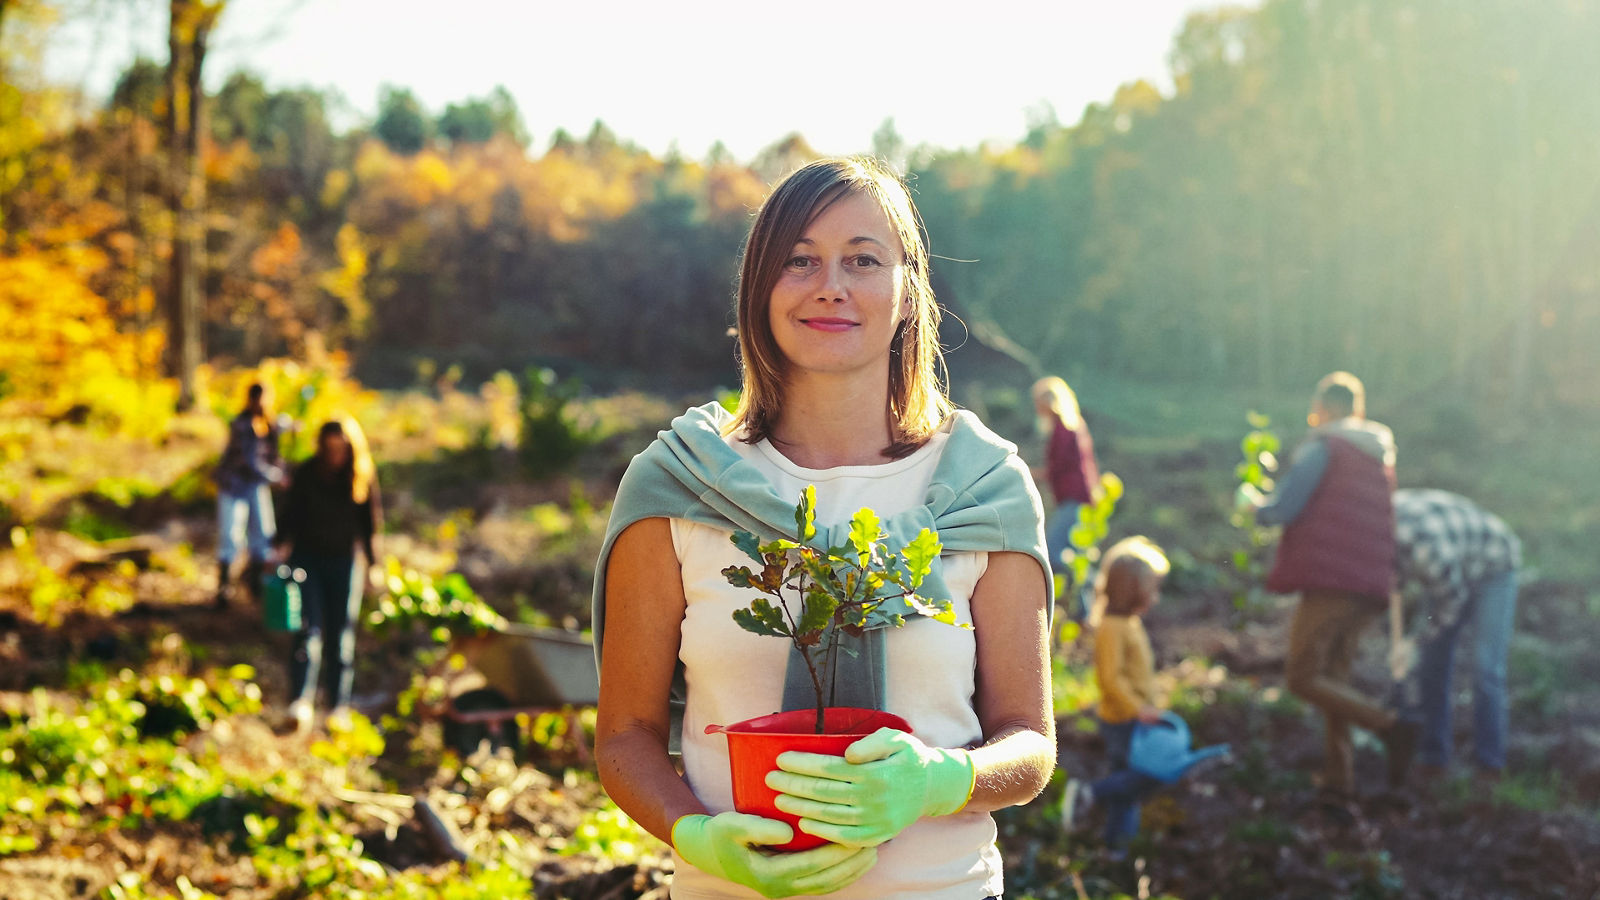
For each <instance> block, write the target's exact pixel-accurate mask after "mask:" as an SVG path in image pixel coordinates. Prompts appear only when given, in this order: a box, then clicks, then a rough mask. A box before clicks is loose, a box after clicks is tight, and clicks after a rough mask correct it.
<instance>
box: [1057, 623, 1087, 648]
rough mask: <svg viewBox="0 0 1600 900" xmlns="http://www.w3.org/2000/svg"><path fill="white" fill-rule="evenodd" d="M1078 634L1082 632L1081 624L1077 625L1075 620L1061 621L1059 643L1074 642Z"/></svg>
mask: <svg viewBox="0 0 1600 900" xmlns="http://www.w3.org/2000/svg"><path fill="white" fill-rule="evenodd" d="M1080 634H1083V626H1082V625H1079V624H1078V623H1077V622H1074V621H1072V620H1071V619H1068V620H1067V621H1065V622H1062V623H1061V643H1063V644H1071V643H1074V642H1076V641H1077V640H1078V636H1079V635H1080Z"/></svg>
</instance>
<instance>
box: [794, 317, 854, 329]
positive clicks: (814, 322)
mask: <svg viewBox="0 0 1600 900" xmlns="http://www.w3.org/2000/svg"><path fill="white" fill-rule="evenodd" d="M800 323H801V324H802V325H805V326H806V327H808V328H815V329H816V330H817V331H849V330H850V329H852V328H859V327H860V326H861V323H860V322H852V321H851V320H849V319H840V318H837V317H834V316H813V317H811V318H808V319H801V320H800Z"/></svg>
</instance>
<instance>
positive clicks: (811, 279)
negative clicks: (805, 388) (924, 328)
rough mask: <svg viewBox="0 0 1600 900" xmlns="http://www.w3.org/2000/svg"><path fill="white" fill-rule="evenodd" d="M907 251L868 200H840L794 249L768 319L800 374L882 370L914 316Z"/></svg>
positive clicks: (850, 197) (858, 196)
mask: <svg viewBox="0 0 1600 900" xmlns="http://www.w3.org/2000/svg"><path fill="white" fill-rule="evenodd" d="M903 256H904V253H903V251H902V249H901V246H900V239H899V237H898V236H897V235H896V233H895V230H894V227H893V226H892V225H891V224H890V222H889V217H888V216H887V215H885V214H884V211H883V210H882V209H881V208H880V207H879V206H878V204H877V202H876V201H875V200H873V199H872V198H871V197H869V196H866V195H864V194H854V193H852V194H847V195H845V196H843V197H840V198H839V199H838V200H837V201H835V202H834V204H833V205H832V206H829V207H828V208H827V209H826V210H825V211H824V212H823V213H822V215H820V216H817V218H816V220H815V221H813V222H812V223H811V225H810V227H808V228H807V229H806V231H805V233H804V234H803V235H802V236H801V238H800V240H799V241H798V242H796V243H795V245H794V247H793V248H791V249H790V252H789V259H788V261H787V262H786V263H785V264H784V267H783V271H782V273H781V274H780V275H779V276H778V283H777V285H776V286H775V287H773V289H772V302H771V304H770V307H769V309H768V319H769V322H770V326H771V328H772V334H773V338H774V339H775V340H776V341H777V344H778V349H779V350H780V351H782V352H783V356H784V359H785V360H786V361H787V362H788V364H789V366H790V367H791V369H792V370H793V371H799V372H815V373H830V374H840V373H849V372H855V371H862V370H869V369H872V368H874V367H877V368H882V366H883V365H884V364H885V362H886V361H887V360H888V357H889V345H890V343H891V342H892V341H893V339H894V335H895V330H896V329H897V328H898V327H899V326H900V322H901V320H902V319H904V318H905V316H906V315H907V313H908V312H909V310H908V309H907V302H906V296H905V278H904V275H905V273H904V265H905V264H904V262H903V261H902V259H903Z"/></svg>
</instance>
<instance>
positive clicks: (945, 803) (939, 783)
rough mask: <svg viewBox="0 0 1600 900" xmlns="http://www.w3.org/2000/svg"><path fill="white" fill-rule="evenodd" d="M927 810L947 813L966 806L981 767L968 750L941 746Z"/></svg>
mask: <svg viewBox="0 0 1600 900" xmlns="http://www.w3.org/2000/svg"><path fill="white" fill-rule="evenodd" d="M938 755H939V756H938V758H939V761H938V762H937V763H936V764H935V771H936V773H937V774H936V775H935V776H934V778H933V779H932V781H933V784H932V785H931V787H932V788H933V789H932V790H930V791H929V792H928V793H929V797H928V810H927V814H928V815H930V816H948V815H953V814H955V813H958V812H960V811H961V810H963V809H965V808H966V806H967V803H968V802H969V801H970V800H971V799H972V792H973V791H974V790H975V789H976V788H977V786H978V767H977V765H975V764H974V763H973V761H972V752H971V751H969V750H942V749H941V750H939V751H938Z"/></svg>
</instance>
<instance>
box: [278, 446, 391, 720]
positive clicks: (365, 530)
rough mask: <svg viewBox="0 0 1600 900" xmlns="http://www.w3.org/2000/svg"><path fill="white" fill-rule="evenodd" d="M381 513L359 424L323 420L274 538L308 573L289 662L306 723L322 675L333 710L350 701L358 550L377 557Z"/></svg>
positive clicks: (299, 716)
mask: <svg viewBox="0 0 1600 900" xmlns="http://www.w3.org/2000/svg"><path fill="white" fill-rule="evenodd" d="M380 521H381V507H380V504H379V499H378V481H377V471H376V468H375V467H374V466H373V462H372V454H371V453H370V452H369V451H368V449H367V440H366V436H365V435H364V434H363V433H362V431H361V426H360V425H358V424H357V423H356V421H355V420H354V419H351V418H348V417H346V418H342V419H339V420H336V421H330V422H326V423H324V424H323V425H322V428H321V429H320V430H319V431H318V432H317V451H316V454H315V455H313V456H312V457H311V458H310V459H308V460H306V461H305V462H303V463H301V464H300V465H299V466H298V467H296V468H295V470H294V478H293V481H292V482H291V483H290V486H289V493H288V496H287V497H286V498H285V502H284V515H283V528H282V530H280V531H279V532H278V539H277V542H278V545H279V550H278V556H279V558H280V559H284V560H287V562H288V564H289V565H290V566H292V567H294V568H297V569H301V570H303V571H304V572H305V573H306V579H305V582H304V583H303V584H301V585H300V594H301V620H302V623H303V624H302V626H301V630H300V631H299V632H298V633H297V634H296V635H295V641H294V651H293V655H292V656H291V657H290V662H289V678H290V684H289V697H290V702H289V717H290V719H291V720H293V722H294V723H295V725H296V726H297V727H298V728H299V729H301V730H304V729H306V728H307V727H309V726H310V724H311V719H312V713H313V709H314V705H315V699H316V693H317V686H318V684H319V683H321V684H322V685H323V687H324V688H325V694H326V698H327V705H328V708H329V709H330V710H331V711H332V712H333V713H335V714H338V713H342V712H343V711H344V710H345V709H346V708H347V707H348V705H349V703H350V691H351V686H352V682H353V680H354V677H355V672H354V669H353V668H352V664H353V663H354V661H355V651H356V636H355V625H356V623H357V622H358V621H359V617H360V611H361V597H362V593H363V589H364V587H365V581H366V578H365V573H366V566H363V565H362V564H361V560H360V558H358V557H357V555H356V551H357V549H358V548H359V550H360V551H361V553H362V555H364V556H365V557H366V564H367V566H371V565H375V564H376V563H377V559H378V557H377V553H376V552H375V549H374V547H373V542H374V539H375V537H376V535H377V533H378V530H379V523H380Z"/></svg>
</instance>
